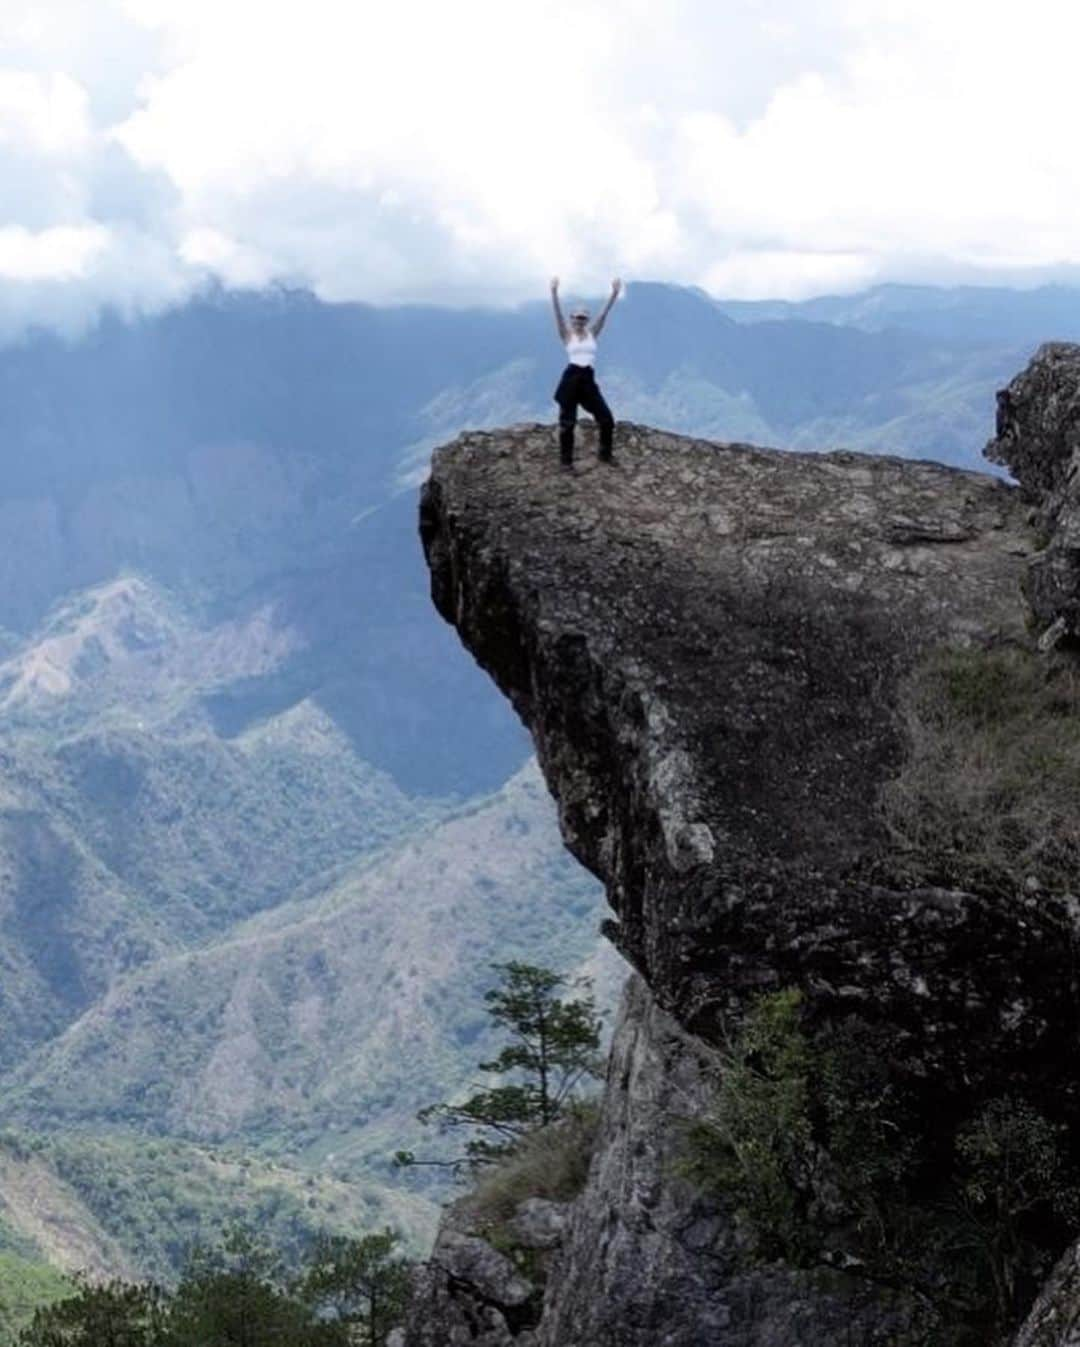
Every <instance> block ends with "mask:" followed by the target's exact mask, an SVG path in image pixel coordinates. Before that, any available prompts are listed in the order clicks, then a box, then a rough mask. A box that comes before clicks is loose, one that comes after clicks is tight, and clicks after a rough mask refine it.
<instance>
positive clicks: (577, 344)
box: [566, 331, 596, 365]
mask: <svg viewBox="0 0 1080 1347" xmlns="http://www.w3.org/2000/svg"><path fill="white" fill-rule="evenodd" d="M566 354H567V356H568V357H569V359H570V363H571V365H593V364H595V363H596V338H595V337H594V336H593V334H592V333H591V332H588V331H586V332H585V334H584V335H583V336H581V337H579V336H578V335H577V333H575V332H571V333H570V336H569V339H568V340H567V343H566Z"/></svg>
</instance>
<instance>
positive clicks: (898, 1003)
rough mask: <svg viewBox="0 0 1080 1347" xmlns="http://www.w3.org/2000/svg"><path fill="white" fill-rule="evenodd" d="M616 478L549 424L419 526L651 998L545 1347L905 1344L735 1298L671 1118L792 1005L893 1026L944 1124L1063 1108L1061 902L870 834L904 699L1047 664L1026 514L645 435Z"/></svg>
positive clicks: (805, 461)
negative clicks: (916, 685) (735, 1033)
mask: <svg viewBox="0 0 1080 1347" xmlns="http://www.w3.org/2000/svg"><path fill="white" fill-rule="evenodd" d="M618 452H619V454H620V459H621V461H620V464H619V466H617V467H615V468H607V467H604V466H601V465H598V464H595V463H594V462H592V461H591V460H589V459H588V458H586V459H585V460H584V461H583V462H582V463H581V465H580V466H579V469H578V471H577V472H575V474H573V475H572V476H564V475H561V474H559V473H558V472H557V470H556V466H555V450H554V445H553V441H552V432H551V430H550V429H549V428H545V427H539V426H535V427H534V426H526V427H519V428H515V429H513V430H509V431H505V432H497V433H492V434H469V435H465V436H462V437H461V438H460V439H459V440H457V441H456V442H455V443H454V444H452V445H450V446H448V447H447V448H445V449H443V450H441V451H439V452H438V453H437V454H436V456H435V461H434V467H433V473H432V477H431V480H430V482H429V484H428V486H427V488H426V489H425V492H424V496H423V502H422V520H421V531H422V536H423V541H424V545H425V549H426V552H427V556H428V561H429V564H430V566H431V570H432V592H433V597H434V599H435V602H436V604H437V606H438V608H439V610H440V611H441V612H442V613H443V615H444V616H445V617H446V618H447V620H448V621H450V622H452V623H454V625H455V626H456V627H457V629H458V631H459V633H460V635H461V637H462V639H463V641H464V642H465V644H466V645H467V647H468V648H469V649H470V650H471V651H472V652H473V654H474V655H475V657H476V658H477V660H478V661H479V662H480V664H481V665H482V666H483V667H484V668H485V669H487V670H488V672H489V673H490V674H491V675H492V677H493V678H494V679H495V681H496V682H497V683H498V684H499V686H500V687H501V688H502V690H503V691H504V693H505V694H506V695H507V696H508V697H509V699H510V700H511V702H512V703H513V705H514V706H515V708H516V709H517V711H518V713H519V714H520V716H521V717H522V719H523V720H524V722H525V723H526V725H527V726H528V727H529V729H530V731H531V732H532V735H533V738H534V740H535V742H536V745H537V749H538V753H539V757H540V761H541V764H542V766H543V769H544V772H545V775H546V777H547V780H548V784H549V786H550V788H551V790H552V793H553V794H554V796H555V797H556V800H557V801H558V805H559V813H560V821H561V825H562V829H563V835H564V838H565V840H566V842H567V845H568V846H569V847H570V849H571V851H573V853H574V854H575V855H576V856H577V857H578V858H579V859H580V860H581V861H582V863H583V864H585V865H586V866H588V867H589V868H590V869H591V870H592V871H593V872H594V873H596V874H597V875H599V876H600V877H601V878H602V879H603V880H604V881H605V883H606V885H607V891H608V898H609V901H610V903H611V906H612V908H613V910H614V914H615V915H614V919H613V920H612V921H611V922H609V923H608V926H607V930H608V934H609V935H610V936H611V938H612V940H613V941H614V942H615V943H616V944H617V946H618V947H619V949H620V950H621V951H622V952H623V953H624V954H625V955H626V956H627V958H628V959H629V960H630V961H631V962H632V963H633V964H634V965H635V967H636V968H637V969H638V970H639V971H640V973H641V974H642V975H643V977H644V979H645V981H646V982H647V983H648V987H649V989H650V993H651V995H649V996H646V995H645V994H644V993H637V994H635V996H634V997H632V998H631V1001H630V1003H629V1006H628V1010H627V1016H626V1020H625V1022H624V1025H623V1028H622V1030H621V1037H620V1045H621V1046H618V1045H617V1048H616V1053H615V1057H614V1058H613V1064H612V1075H611V1077H610V1078H609V1083H608V1091H607V1097H606V1101H605V1114H604V1120H603V1123H602V1131H601V1142H600V1146H599V1148H598V1152H597V1156H596V1159H595V1161H594V1167H593V1171H592V1176H591V1179H590V1185H589V1188H588V1190H587V1192H586V1195H585V1196H584V1197H583V1198H582V1199H581V1200H580V1201H579V1203H578V1205H577V1207H576V1209H575V1213H574V1215H573V1217H572V1220H571V1223H570V1228H569V1231H568V1234H567V1238H566V1243H565V1246H564V1250H563V1254H562V1255H561V1261H559V1262H557V1264H556V1267H555V1269H554V1270H553V1273H552V1277H551V1279H550V1280H549V1284H548V1290H547V1299H546V1305H545V1313H544V1319H543V1322H542V1324H541V1327H540V1330H539V1336H540V1340H541V1342H543V1343H544V1344H545V1347H585V1345H586V1344H588V1347H597V1345H598V1344H599V1345H601V1347H602V1344H606V1343H608V1342H610V1343H612V1344H616V1343H617V1344H619V1347H646V1344H649V1347H651V1345H652V1344H654V1343H658V1342H663V1343H666V1344H668V1345H669V1347H697V1344H699V1343H702V1342H709V1343H716V1344H724V1345H725V1347H727V1345H728V1344H730V1347H736V1345H738V1347H750V1344H757V1345H758V1347H765V1345H766V1344H770V1345H771V1344H773V1343H776V1344H779V1343H781V1342H783V1343H791V1342H796V1341H797V1342H799V1343H800V1344H801V1347H817V1345H818V1344H820V1345H821V1347H825V1344H832V1343H835V1342H837V1341H841V1340H848V1341H852V1342H859V1343H871V1342H878V1341H881V1342H885V1341H889V1342H897V1341H902V1340H904V1339H903V1338H902V1337H900V1336H898V1334H899V1333H900V1332H901V1325H900V1323H899V1322H898V1319H897V1314H899V1315H900V1317H901V1318H903V1313H904V1312H903V1310H902V1308H901V1309H900V1310H897V1308H896V1306H895V1305H894V1304H893V1302H892V1301H887V1300H886V1299H885V1298H882V1297H877V1298H875V1295H874V1294H873V1293H872V1292H868V1291H867V1288H866V1287H864V1286H860V1285H857V1284H856V1283H854V1282H851V1283H847V1284H845V1285H843V1286H841V1287H839V1288H834V1289H833V1290H831V1291H828V1292H825V1291H823V1290H822V1289H821V1287H820V1285H815V1286H814V1287H809V1286H808V1285H807V1283H806V1282H805V1281H800V1280H799V1278H798V1277H797V1276H795V1274H791V1273H789V1272H787V1271H785V1270H784V1269H778V1270H777V1269H757V1270H756V1271H753V1272H749V1273H748V1272H746V1270H745V1267H744V1266H743V1265H742V1264H741V1263H740V1262H739V1259H738V1257H737V1252H738V1251H737V1248H736V1247H735V1245H734V1242H733V1236H732V1234H731V1232H730V1229H729V1228H728V1225H729V1223H728V1222H727V1221H726V1218H725V1217H724V1216H723V1213H719V1212H716V1211H707V1210H704V1209H702V1208H700V1204H697V1205H695V1202H694V1200H693V1199H692V1198H690V1197H688V1195H687V1193H686V1191H685V1190H683V1191H681V1192H680V1191H679V1189H678V1185H677V1184H674V1183H673V1181H672V1178H671V1174H672V1165H671V1160H672V1149H673V1147H675V1145H676V1142H675V1140H674V1139H673V1131H672V1129H673V1122H672V1118H673V1110H674V1108H675V1105H674V1103H673V1101H674V1099H675V1097H676V1096H677V1095H678V1094H679V1093H680V1091H681V1093H682V1095H683V1096H684V1099H685V1098H689V1099H691V1100H692V1098H693V1096H694V1092H695V1090H696V1089H699V1088H700V1086H698V1085H694V1084H688V1083H687V1074H686V1073H687V1072H689V1079H690V1080H691V1081H692V1080H693V1077H694V1070H695V1069H696V1068H694V1067H692V1065H690V1064H689V1063H690V1060H691V1058H690V1056H688V1053H689V1052H690V1049H689V1048H688V1044H691V1043H696V1048H695V1049H694V1050H695V1051H696V1052H698V1053H702V1052H704V1053H707V1052H708V1051H709V1049H710V1045H716V1044H718V1043H719V1042H721V1041H722V1039H723V1035H724V1031H725V1026H726V1025H730V1023H731V1022H732V1016H733V1015H736V1014H738V1013H739V1012H740V1011H741V1010H742V1009H744V1008H745V1007H746V1005H747V1004H748V1003H749V1002H750V1001H751V1000H752V999H753V998H754V997H755V996H757V995H758V994H760V993H761V992H762V991H765V990H769V989H774V988H781V987H788V986H795V987H798V988H799V989H800V990H801V991H802V993H803V996H804V1003H805V1006H806V1009H807V1016H808V1020H809V1021H810V1022H812V1023H817V1024H823V1023H830V1022H831V1023H835V1022H839V1021H841V1020H844V1019H845V1018H848V1017H856V1018H858V1019H860V1020H862V1021H864V1022H869V1023H871V1024H876V1025H879V1026H888V1032H889V1043H890V1054H891V1061H890V1069H891V1071H892V1072H893V1074H894V1078H895V1079H896V1081H897V1082H899V1085H900V1088H901V1089H902V1090H903V1091H904V1093H905V1096H906V1097H908V1098H910V1100H911V1101H913V1102H912V1107H913V1108H914V1109H916V1110H922V1113H923V1116H925V1117H927V1118H929V1117H931V1116H939V1117H940V1118H941V1119H942V1121H943V1122H944V1121H945V1120H948V1121H949V1122H950V1123H952V1124H954V1125H955V1123H956V1121H957V1120H958V1119H959V1118H961V1117H964V1116H968V1115H969V1114H970V1112H971V1110H972V1109H973V1108H974V1107H975V1106H976V1105H977V1104H978V1103H979V1102H980V1101H983V1100H985V1099H987V1098H990V1097H992V1096H994V1095H997V1094H1000V1093H1002V1092H1006V1091H1009V1090H1016V1089H1019V1090H1020V1091H1021V1092H1023V1093H1024V1094H1025V1095H1028V1096H1030V1097H1033V1098H1035V1099H1037V1100H1038V1102H1039V1104H1040V1106H1042V1107H1044V1108H1045V1109H1046V1110H1047V1111H1048V1112H1049V1113H1050V1114H1051V1115H1052V1116H1054V1117H1063V1116H1067V1115H1068V1114H1069V1113H1070V1112H1071V1111H1072V1110H1073V1109H1074V1107H1075V1103H1076V1099H1077V1094H1078V1086H1080V1059H1078V1054H1077V1049H1076V1040H1077V1035H1076V1023H1077V1013H1076V1010H1077V1007H1076V998H1077V986H1076V974H1075V970H1074V967H1073V954H1072V950H1073V948H1074V941H1075V937H1076V922H1075V918H1074V915H1073V912H1072V908H1071V906H1070V903H1069V901H1068V900H1067V899H1065V898H1052V897H1050V896H1049V895H1046V894H1038V895H1036V894H1033V893H1027V894H1025V893H1024V892H1023V890H1022V888H1019V889H1018V890H1012V889H1008V888H1005V887H1003V886H1002V885H1001V884H994V885H989V884H988V885H986V886H983V887H980V886H979V885H977V884H975V883H970V884H966V885H964V886H960V885H958V884H957V883H955V882H953V881H952V880H951V879H950V878H949V871H948V867H947V866H946V865H945V864H944V862H943V863H942V864H941V865H940V866H937V867H936V868H935V861H934V858H933V857H931V858H930V859H929V860H927V858H925V857H924V858H923V859H922V862H921V863H920V864H919V865H915V864H913V863H912V858H911V856H910V855H909V853H908V852H907V851H906V850H904V849H903V848H902V847H900V845H899V844H898V843H897V841H896V839H895V837H894V835H893V833H892V832H891V830H890V827H889V826H888V823H887V820H886V815H885V811H884V809H883V807H882V798H883V792H884V791H885V789H886V787H887V786H888V784H889V783H890V782H891V781H893V780H894V779H895V778H896V777H897V775H898V773H899V772H900V771H901V769H902V767H903V766H904V764H905V761H906V759H907V757H908V755H909V752H910V745H909V740H908V737H907V732H906V727H905V721H904V717H903V715H902V714H901V709H900V708H901V699H902V692H903V689H904V687H905V685H906V681H907V680H908V679H909V677H910V676H911V675H912V673H913V671H914V670H916V669H917V668H918V667H920V666H921V665H922V664H923V662H924V661H925V660H926V658H927V657H928V656H929V655H930V654H931V653H932V652H935V651H937V650H939V649H940V648H942V647H944V648H953V647H964V648H970V647H976V648H978V647H993V646H1000V645H1015V646H1018V647H1022V646H1026V645H1027V644H1028V642H1029V639H1030V638H1029V636H1028V631H1027V628H1028V620H1029V613H1028V610H1027V607H1026V605H1025V603H1024V599H1023V596H1022V592H1021V581H1022V579H1023V577H1024V575H1025V570H1026V567H1027V564H1028V558H1029V557H1030V556H1031V554H1032V553H1033V552H1034V550H1035V547H1036V543H1035V539H1034V536H1033V533H1032V530H1031V526H1030V521H1029V517H1028V516H1029V510H1030V506H1029V504H1028V503H1027V502H1026V501H1025V500H1024V498H1023V497H1022V495H1021V493H1020V492H1019V491H1017V490H1016V489H1015V488H1010V487H1009V486H1007V485H1006V484H1004V483H1002V482H1000V481H996V480H994V479H991V478H989V477H985V476H981V475H979V474H974V473H965V472H959V471H955V470H951V469H946V468H943V467H940V466H937V465H934V464H930V463H919V462H910V461H901V460H896V459H890V458H875V457H864V456H860V455H856V454H850V453H830V454H820V455H809V454H782V453H777V452H774V451H769V450H762V449H754V448H750V447H747V446H739V445H717V444H711V443H706V442H702V441H696V440H689V439H685V438H681V437H678V436H673V435H668V434H664V433H661V432H657V431H650V430H647V429H645V428H642V427H638V426H631V425H625V426H621V427H620V430H619V450H618ZM676 1043H678V1044H679V1046H678V1047H674V1046H673V1044H676ZM691 1055H692V1054H691ZM740 1268H742V1269H743V1270H741V1271H740V1270H739V1269H740ZM842 1324H846V1325H847V1327H846V1328H845V1329H844V1331H845V1332H848V1333H850V1332H854V1333H855V1336H853V1337H850V1336H849V1337H848V1338H847V1339H843V1338H841V1337H840V1325H842ZM853 1325H857V1327H854V1328H853V1327H852V1326H853Z"/></svg>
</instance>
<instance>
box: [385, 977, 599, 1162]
mask: <svg viewBox="0 0 1080 1347" xmlns="http://www.w3.org/2000/svg"><path fill="white" fill-rule="evenodd" d="M493 966H494V968H495V971H496V972H497V973H498V974H499V977H500V983H499V985H498V986H496V987H493V988H492V989H491V990H490V991H489V992H487V993H486V995H485V997H484V1000H485V1001H486V1002H487V1005H488V1014H489V1015H490V1016H491V1018H492V1020H493V1021H494V1022H495V1024H496V1025H498V1026H499V1027H500V1028H502V1029H504V1030H506V1031H507V1032H508V1033H509V1034H510V1042H509V1043H507V1044H506V1045H505V1046H504V1047H503V1048H502V1050H501V1051H500V1052H499V1054H498V1055H497V1056H496V1057H495V1058H494V1060H492V1061H490V1062H481V1063H480V1064H479V1066H480V1070H481V1071H488V1072H491V1073H492V1074H494V1075H498V1076H504V1077H507V1080H506V1083H505V1084H500V1085H495V1086H492V1087H490V1088H487V1089H480V1090H477V1091H476V1092H475V1093H474V1094H472V1095H470V1096H469V1098H468V1099H466V1100H465V1101H464V1102H463V1103H460V1104H446V1103H443V1104H431V1105H429V1106H428V1107H427V1108H425V1109H421V1111H420V1112H419V1113H418V1114H417V1117H418V1118H419V1119H420V1121H421V1122H424V1123H429V1122H430V1123H435V1124H437V1125H438V1127H439V1128H440V1129H441V1130H447V1129H453V1128H459V1127H464V1128H468V1129H470V1130H471V1131H472V1132H473V1133H474V1135H473V1136H472V1137H471V1138H470V1139H469V1141H468V1142H467V1143H466V1145H465V1154H464V1157H462V1159H460V1160H453V1161H422V1160H417V1159H416V1157H415V1156H414V1155H413V1154H412V1152H411V1151H399V1152H398V1155H397V1157H396V1158H397V1162H398V1163H399V1164H403V1165H410V1164H427V1163H440V1164H441V1163H449V1164H452V1165H453V1164H469V1165H474V1166H475V1165H480V1164H485V1163H488V1162H490V1161H492V1160H496V1159H499V1158H500V1157H502V1156H504V1155H506V1154H507V1153H508V1152H509V1151H512V1150H513V1149H514V1148H515V1147H516V1146H517V1145H518V1144H519V1143H520V1142H521V1140H522V1139H523V1138H524V1137H525V1136H527V1135H528V1134H529V1133H530V1132H534V1131H536V1130H537V1129H538V1128H540V1127H547V1126H549V1125H550V1124H551V1123H553V1122H555V1121H557V1120H558V1119H559V1118H560V1117H562V1116H563V1114H564V1113H565V1111H566V1109H567V1107H568V1105H569V1104H570V1102H571V1101H572V1100H573V1099H574V1098H575V1096H576V1094H577V1093H578V1092H579V1091H580V1087H581V1085H582V1083H583V1082H584V1081H585V1080H586V1079H588V1078H589V1077H592V1076H597V1075H599V1074H600V1065H599V1059H598V1055H597V1050H598V1048H599V1046H600V1028H601V1017H600V1015H599V1014H598V1013H597V1010H596V1003H595V1001H594V1000H593V997H592V994H591V990H590V985H589V983H588V982H587V981H584V980H579V981H576V982H574V983H572V984H571V983H568V981H567V979H566V978H565V977H563V976H561V975H560V974H558V973H555V972H552V970H551V969H550V968H540V967H537V966H536V965H534V964H527V963H517V962H511V963H502V964H495V965H493ZM566 987H569V988H571V989H574V988H577V989H580V991H581V993H582V994H581V995H579V996H577V997H575V998H573V999H568V1000H562V999H560V997H559V995H558V993H559V991H560V990H561V989H562V988H566Z"/></svg>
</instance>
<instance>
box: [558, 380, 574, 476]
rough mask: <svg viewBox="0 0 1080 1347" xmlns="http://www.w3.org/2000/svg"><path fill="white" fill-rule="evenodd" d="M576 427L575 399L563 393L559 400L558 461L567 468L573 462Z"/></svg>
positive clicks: (569, 394) (571, 395)
mask: <svg viewBox="0 0 1080 1347" xmlns="http://www.w3.org/2000/svg"><path fill="white" fill-rule="evenodd" d="M575 425H577V398H575V397H574V396H573V394H571V393H565V394H563V396H562V397H561V398H560V399H559V461H560V462H561V463H563V464H565V465H566V467H569V466H570V465H571V464H572V463H573V461H574V427H575Z"/></svg>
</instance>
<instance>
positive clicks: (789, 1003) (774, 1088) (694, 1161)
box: [687, 990, 817, 1263]
mask: <svg viewBox="0 0 1080 1347" xmlns="http://www.w3.org/2000/svg"><path fill="white" fill-rule="evenodd" d="M801 1002H802V997H801V995H800V994H799V992H798V991H795V990H787V991H781V992H775V993H773V994H771V995H769V996H764V997H762V998H761V999H760V1000H759V1001H758V1002H757V1004H756V1006H755V1007H754V1009H753V1010H752V1011H751V1013H750V1014H749V1015H748V1016H747V1017H746V1020H745V1021H744V1023H743V1026H742V1029H741V1032H740V1034H739V1036H738V1038H737V1039H736V1040H735V1042H734V1043H733V1044H731V1046H730V1049H729V1051H728V1052H727V1054H726V1056H725V1061H724V1066H723V1074H722V1077H721V1081H720V1086H719V1089H718V1090H717V1092H716V1095H715V1097H714V1099H713V1103H712V1107H711V1108H710V1109H709V1110H708V1111H707V1112H706V1113H705V1114H704V1115H703V1116H702V1117H701V1118H699V1119H697V1120H696V1121H695V1122H694V1123H693V1124H692V1127H691V1132H690V1148H689V1161H688V1165H687V1169H688V1172H689V1173H690V1175H691V1176H693V1177H695V1178H697V1179H698V1180H699V1181H701V1182H702V1183H704V1184H705V1186H707V1187H713V1188H717V1189H719V1190H721V1191H723V1192H724V1193H726V1194H727V1195H728V1196H729V1197H731V1198H732V1199H733V1200H734V1202H735V1205H736V1210H737V1213H738V1215H739V1217H740V1218H741V1219H742V1221H743V1222H744V1223H745V1225H746V1226H747V1227H748V1230H749V1232H750V1234H751V1236H752V1239H753V1242H754V1244H755V1248H756V1251H757V1253H758V1254H760V1255H761V1256H762V1257H764V1258H781V1257H782V1258H787V1259H789V1260H791V1261H793V1262H796V1263H801V1262H802V1261H804V1259H805V1258H806V1256H807V1255H808V1253H810V1252H811V1250H809V1249H808V1248H807V1238H808V1237H809V1236H811V1234H812V1232H811V1230H810V1228H809V1223H808V1220H807V1211H806V1207H807V1200H808V1194H809V1193H810V1191H811V1185H812V1179H813V1170H814V1168H815V1165H816V1161H817V1157H816V1148H815V1145H814V1139H813V1129H812V1125H811V1118H810V1081H809V1076H810V1070H811V1054H810V1046H809V1043H808V1042H807V1039H806V1036H805V1034H804V1033H803V1031H802V1028H801V1026H800V1024H799V1010H800V1005H801Z"/></svg>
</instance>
